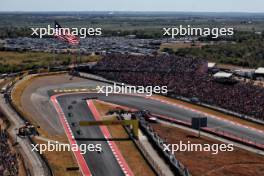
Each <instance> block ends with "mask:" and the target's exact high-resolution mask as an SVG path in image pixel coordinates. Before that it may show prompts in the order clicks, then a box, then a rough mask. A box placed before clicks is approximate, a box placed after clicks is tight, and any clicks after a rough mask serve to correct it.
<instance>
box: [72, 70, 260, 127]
mask: <svg viewBox="0 0 264 176" xmlns="http://www.w3.org/2000/svg"><path fill="white" fill-rule="evenodd" d="M75 75H76V76H79V77H82V78H86V79H91V80H96V81H101V82H105V83H108V84H114V81H110V80H106V79H104V78H102V77H99V76H95V75H92V74H89V73H84V72H75ZM117 85H121V84H120V83H117ZM166 96H167V97H170V98H176V99H179V100H182V101H185V102H188V103H191V104H196V105H200V106H204V107H206V108H210V109H212V110H216V111H219V112H222V113H225V114H228V115H232V116H235V117H239V118H241V119H244V120H247V121H251V122H254V123H258V124H262V125H264V120H260V119H256V118H253V117H250V116H247V115H245V114H240V113H237V112H233V111H230V110H227V109H224V108H220V107H217V106H212V105H209V104H206V103H203V102H200V101H197V102H194V101H193V100H192V99H191V98H186V97H182V96H179V95H175V94H172V93H168V94H167V95H166Z"/></svg>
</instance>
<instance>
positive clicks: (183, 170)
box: [139, 117, 191, 176]
mask: <svg viewBox="0 0 264 176" xmlns="http://www.w3.org/2000/svg"><path fill="white" fill-rule="evenodd" d="M139 120H140V123H139V124H140V127H141V130H142V131H143V132H144V133H145V134H146V136H147V137H148V139H149V141H150V142H151V143H152V144H153V146H155V148H156V149H157V151H158V152H159V153H160V154H161V155H162V156H163V157H164V158H165V161H167V162H168V163H169V164H170V166H171V168H172V170H173V172H174V173H175V174H176V175H181V176H191V174H190V173H189V171H188V169H187V167H185V166H184V165H183V164H182V163H181V162H180V161H179V160H178V159H177V158H176V157H175V155H174V154H172V153H171V152H170V151H167V150H166V151H165V150H164V144H166V143H167V142H166V140H165V139H162V138H161V137H160V136H159V135H158V134H157V133H156V132H155V131H154V130H153V128H152V127H151V126H150V125H149V123H148V122H147V121H146V120H145V119H144V118H143V117H139Z"/></svg>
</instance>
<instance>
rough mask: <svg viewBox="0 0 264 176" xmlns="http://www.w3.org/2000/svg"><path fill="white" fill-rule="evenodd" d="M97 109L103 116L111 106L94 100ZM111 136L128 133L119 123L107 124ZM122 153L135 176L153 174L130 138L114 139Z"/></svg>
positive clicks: (126, 135) (122, 136)
mask: <svg viewBox="0 0 264 176" xmlns="http://www.w3.org/2000/svg"><path fill="white" fill-rule="evenodd" d="M94 104H95V106H96V108H97V110H98V111H99V112H100V114H101V116H105V115H106V112H108V111H109V110H110V109H113V107H111V106H109V105H105V104H102V103H98V102H96V101H95V102H94ZM107 128H108V130H109V132H110V133H111V136H112V137H113V138H122V139H126V138H128V137H129V136H128V134H127V133H126V131H125V130H124V128H123V127H122V126H121V125H117V126H116V125H115V126H108V127H107ZM115 143H116V144H117V146H118V148H119V150H120V151H121V153H122V155H123V156H124V158H125V159H126V161H127V163H128V165H129V167H130V168H131V170H132V171H133V173H134V174H135V175H136V176H152V175H153V176H154V175H155V174H154V172H153V171H152V169H151V168H150V167H149V165H148V164H147V162H146V161H145V159H144V158H143V156H142V155H141V154H140V152H139V151H138V149H137V148H136V146H135V144H134V143H133V142H132V141H131V140H127V141H115Z"/></svg>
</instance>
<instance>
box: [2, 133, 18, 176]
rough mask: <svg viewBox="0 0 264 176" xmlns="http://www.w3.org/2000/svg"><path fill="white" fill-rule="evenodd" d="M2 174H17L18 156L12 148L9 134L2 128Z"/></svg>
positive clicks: (11, 175) (15, 175)
mask: <svg viewBox="0 0 264 176" xmlns="http://www.w3.org/2000/svg"><path fill="white" fill-rule="evenodd" d="M0 175H3V176H17V175H18V162H17V156H16V154H14V153H13V152H12V151H11V150H10V146H9V144H8V134H7V132H6V130H1V129H0Z"/></svg>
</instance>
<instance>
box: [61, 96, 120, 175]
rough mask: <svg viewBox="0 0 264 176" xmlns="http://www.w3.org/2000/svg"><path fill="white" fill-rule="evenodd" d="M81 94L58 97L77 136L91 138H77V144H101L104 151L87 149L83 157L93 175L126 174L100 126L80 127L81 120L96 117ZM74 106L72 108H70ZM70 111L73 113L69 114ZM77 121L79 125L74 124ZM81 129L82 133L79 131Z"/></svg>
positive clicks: (90, 119)
mask: <svg viewBox="0 0 264 176" xmlns="http://www.w3.org/2000/svg"><path fill="white" fill-rule="evenodd" d="M82 97H83V96H81V95H79V96H78V97H76V96H71V95H67V96H60V97H58V98H57V100H58V103H59V104H60V106H61V108H62V110H63V113H64V114H65V117H66V118H67V121H68V123H69V125H70V128H71V130H72V132H73V135H74V137H75V138H89V140H77V144H78V145H81V144H86V145H89V144H94V145H96V144H101V145H102V151H103V152H102V153H98V152H96V151H87V153H85V154H83V157H84V159H85V161H86V163H87V165H88V167H89V170H90V172H91V174H92V175H95V176H122V175H124V173H123V171H122V169H121V167H120V166H119V164H118V162H117V160H116V158H115V157H114V155H113V153H112V151H111V149H110V147H109V145H108V143H107V142H106V141H104V140H103V139H104V135H103V134H102V131H101V130H100V128H99V127H96V126H94V127H80V126H79V125H78V123H79V121H94V120H95V118H94V117H93V114H92V113H91V111H90V110H89V108H88V106H87V103H86V101H83V100H82ZM69 106H72V109H71V108H70V109H69V108H68V107H69ZM69 113H71V115H70V116H69ZM72 123H75V124H77V125H74V126H73V125H72ZM77 131H80V133H77Z"/></svg>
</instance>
